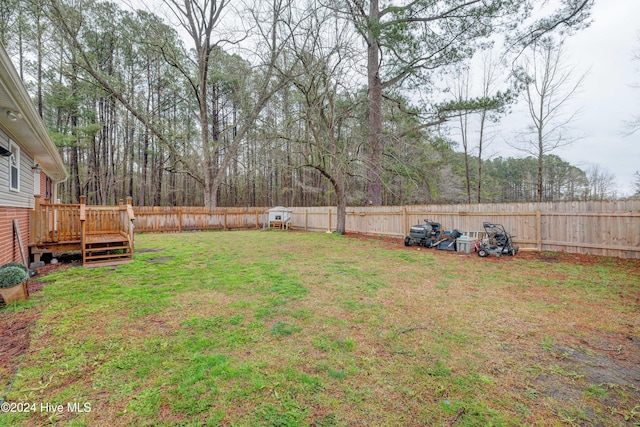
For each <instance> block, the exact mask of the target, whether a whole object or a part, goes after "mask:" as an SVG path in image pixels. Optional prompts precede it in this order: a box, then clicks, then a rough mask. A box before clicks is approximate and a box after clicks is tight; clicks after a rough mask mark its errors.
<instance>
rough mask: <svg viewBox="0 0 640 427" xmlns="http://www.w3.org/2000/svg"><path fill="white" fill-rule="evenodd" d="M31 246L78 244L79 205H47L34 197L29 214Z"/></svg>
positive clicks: (79, 228)
mask: <svg viewBox="0 0 640 427" xmlns="http://www.w3.org/2000/svg"><path fill="white" fill-rule="evenodd" d="M30 223H31V230H30V233H29V234H30V235H29V242H30V243H31V244H47V243H61V242H62V243H64V242H80V239H81V232H82V228H81V225H80V205H79V204H59V203H49V201H48V199H45V201H44V202H41V201H40V196H35V208H34V210H33V211H32V212H31V221H30Z"/></svg>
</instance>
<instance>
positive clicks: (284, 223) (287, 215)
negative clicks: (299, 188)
mask: <svg viewBox="0 0 640 427" xmlns="http://www.w3.org/2000/svg"><path fill="white" fill-rule="evenodd" d="M266 213H267V214H268V215H269V228H280V229H282V230H286V229H288V228H289V225H290V224H291V209H287V208H285V207H284V206H276V207H275V208H271V209H269V210H268V211H267V212H266Z"/></svg>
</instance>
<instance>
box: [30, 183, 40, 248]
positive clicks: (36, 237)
mask: <svg viewBox="0 0 640 427" xmlns="http://www.w3.org/2000/svg"><path fill="white" fill-rule="evenodd" d="M33 197H34V198H35V207H34V209H33V212H34V213H33V225H32V226H31V228H32V230H31V238H30V240H31V243H40V239H41V237H40V234H41V233H42V230H41V228H42V225H41V221H42V207H41V206H40V195H39V194H36V195H34V196H33Z"/></svg>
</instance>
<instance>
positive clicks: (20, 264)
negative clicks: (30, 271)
mask: <svg viewBox="0 0 640 427" xmlns="http://www.w3.org/2000/svg"><path fill="white" fill-rule="evenodd" d="M9 267H19V268H20V269H21V270H24V271H25V272H26V271H27V267H25V265H24V264H22V263H19V262H8V263H6V264H5V265H3V266H2V267H0V271H2V270H3V269H5V268H9Z"/></svg>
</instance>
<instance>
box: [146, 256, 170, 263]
mask: <svg viewBox="0 0 640 427" xmlns="http://www.w3.org/2000/svg"><path fill="white" fill-rule="evenodd" d="M172 260H173V257H172V256H161V257H157V258H149V259H148V260H147V262H168V261H172Z"/></svg>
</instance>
